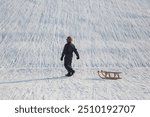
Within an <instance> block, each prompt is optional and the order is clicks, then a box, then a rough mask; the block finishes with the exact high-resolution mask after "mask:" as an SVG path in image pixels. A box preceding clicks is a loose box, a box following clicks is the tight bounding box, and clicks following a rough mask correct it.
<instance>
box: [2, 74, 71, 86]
mask: <svg viewBox="0 0 150 117" xmlns="http://www.w3.org/2000/svg"><path fill="white" fill-rule="evenodd" d="M67 78H68V77H65V76H60V77H52V78H39V79H29V80H18V81H8V82H0V85H1V84H15V83H27V82H33V81H44V80H61V79H67Z"/></svg>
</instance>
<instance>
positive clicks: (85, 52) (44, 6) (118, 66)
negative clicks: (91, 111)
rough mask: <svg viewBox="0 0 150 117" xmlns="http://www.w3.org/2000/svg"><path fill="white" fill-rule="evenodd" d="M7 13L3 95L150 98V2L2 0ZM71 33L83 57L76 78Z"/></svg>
mask: <svg viewBox="0 0 150 117" xmlns="http://www.w3.org/2000/svg"><path fill="white" fill-rule="evenodd" d="M0 11H1V12H0V99H150V87H149V86H150V57H149V56H150V2H149V0H7V1H6V0H0ZM68 35H71V36H72V37H73V38H74V43H75V45H76V47H77V48H78V51H79V53H80V56H81V59H80V60H79V61H77V60H76V59H75V58H74V62H73V67H74V68H75V70H76V74H75V75H74V76H73V77H71V78H66V77H63V76H64V74H65V73H66V70H65V69H64V67H63V63H62V62H61V61H60V56H61V52H62V48H63V46H64V44H65V41H66V37H67V36H68ZM101 69H103V70H113V71H121V72H123V74H122V79H121V80H115V81H114V80H104V79H101V78H99V77H98V75H97V73H96V72H97V70H101Z"/></svg>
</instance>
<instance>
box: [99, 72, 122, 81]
mask: <svg viewBox="0 0 150 117" xmlns="http://www.w3.org/2000/svg"><path fill="white" fill-rule="evenodd" d="M97 73H98V75H99V77H101V78H103V79H112V80H117V79H121V77H120V74H121V73H122V72H110V71H103V70H101V71H98V72H97Z"/></svg>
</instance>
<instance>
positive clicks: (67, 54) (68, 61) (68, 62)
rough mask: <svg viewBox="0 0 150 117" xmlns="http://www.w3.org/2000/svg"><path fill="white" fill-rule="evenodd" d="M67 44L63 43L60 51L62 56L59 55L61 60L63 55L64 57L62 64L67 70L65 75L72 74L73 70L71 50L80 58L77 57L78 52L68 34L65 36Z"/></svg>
mask: <svg viewBox="0 0 150 117" xmlns="http://www.w3.org/2000/svg"><path fill="white" fill-rule="evenodd" d="M66 40H67V44H65V47H64V49H63V52H62V56H61V61H63V58H64V56H65V59H64V66H65V68H66V70H67V71H68V74H66V76H72V75H73V74H74V73H75V71H74V70H73V69H72V66H71V64H72V57H73V52H74V53H75V54H76V56H77V59H80V57H79V53H78V51H77V49H76V48H75V46H74V44H73V43H72V41H73V40H72V38H71V37H70V36H69V37H67V39H66Z"/></svg>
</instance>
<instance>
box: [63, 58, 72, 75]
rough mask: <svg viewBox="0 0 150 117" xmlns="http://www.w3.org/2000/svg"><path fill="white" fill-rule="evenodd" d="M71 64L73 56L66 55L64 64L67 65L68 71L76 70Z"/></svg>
mask: <svg viewBox="0 0 150 117" xmlns="http://www.w3.org/2000/svg"><path fill="white" fill-rule="evenodd" d="M71 64H72V57H67V56H65V60H64V66H65V68H66V70H67V71H68V73H71V72H74V70H73V69H72V66H71Z"/></svg>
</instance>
